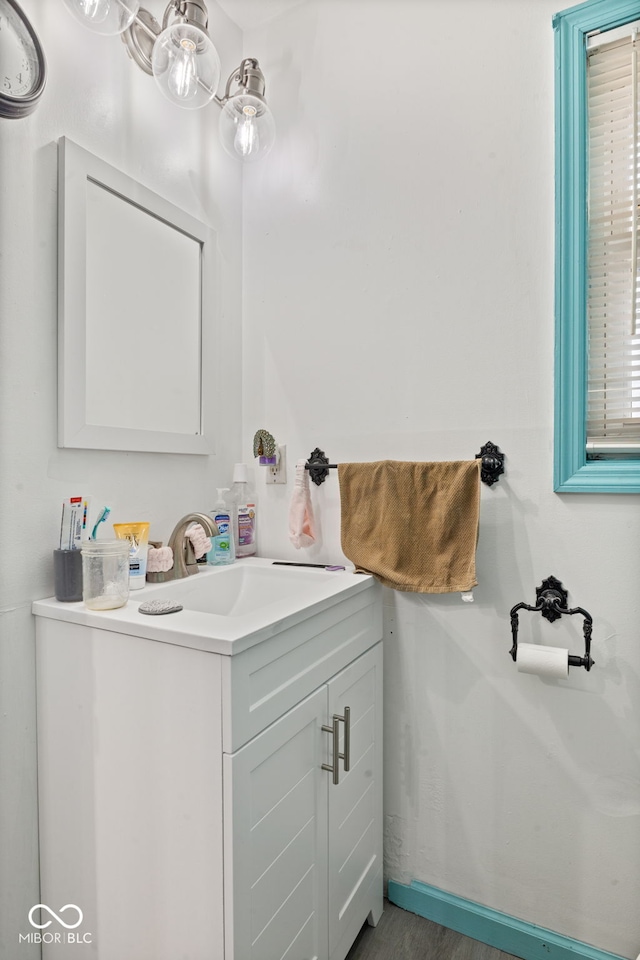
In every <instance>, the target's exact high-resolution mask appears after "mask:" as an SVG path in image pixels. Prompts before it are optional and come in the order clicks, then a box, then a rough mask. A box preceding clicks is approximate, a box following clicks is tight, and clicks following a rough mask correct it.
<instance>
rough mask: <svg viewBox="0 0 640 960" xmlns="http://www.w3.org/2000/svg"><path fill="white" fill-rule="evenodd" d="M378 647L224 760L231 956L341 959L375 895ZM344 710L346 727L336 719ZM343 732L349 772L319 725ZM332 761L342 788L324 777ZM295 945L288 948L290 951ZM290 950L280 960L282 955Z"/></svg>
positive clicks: (377, 905) (375, 906)
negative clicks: (230, 864)
mask: <svg viewBox="0 0 640 960" xmlns="http://www.w3.org/2000/svg"><path fill="white" fill-rule="evenodd" d="M381 682H382V644H381V643H378V644H376V646H375V647H373V648H372V649H371V650H369V651H368V652H367V653H365V654H362V655H361V656H360V657H358V659H357V660H355V661H354V662H353V663H351V664H350V665H349V666H348V667H346V668H345V669H344V670H342V671H341V672H340V673H338V674H337V675H336V676H335V677H332V678H331V680H330V681H329V682H328V683H327V684H324V685H323V686H322V687H320V688H319V689H318V690H316V691H315V692H314V693H312V694H311V695H310V696H309V697H307V698H306V699H305V700H303V701H302V703H299V704H298V705H297V706H296V707H294V708H293V709H291V710H290V711H288V713H286V714H285V715H284V716H283V717H282V718H281V719H280V720H278V721H276V722H275V723H274V724H272V725H271V726H270V727H268V728H267V729H266V730H265V731H263V732H262V733H260V734H258V736H257V737H255V738H254V739H253V740H251V741H250V742H249V743H248V744H246V745H245V746H244V747H241V748H240V750H238V751H237V753H235V754H225V755H224V759H223V765H224V767H223V769H224V783H225V814H226V812H227V811H228V812H229V816H228V818H227V816H226V815H225V863H226V862H228V861H231V860H232V861H233V889H232V895H231V896H230V897H229V898H228V899H227V900H226V901H225V902H226V904H227V906H226V914H227V915H226V923H225V931H226V933H225V936H226V941H227V955H228V956H230V957H234V958H240V957H242V958H246V960H254V958H255V960H262V958H265V960H266V958H272V957H277V958H280V957H284V956H285V955H286V956H287V957H289V956H291V957H299V958H307V957H308V958H313V957H319V958H320V957H330V958H334V960H341V958H343V957H344V956H345V955H346V953H347V952H348V950H349V948H350V946H351V944H352V943H353V941H354V939H355V937H356V935H357V933H358V931H359V929H360V927H361V926H362V924H363V923H364V921H365V920H366V919H367V915H368V914H369V912H370V911H372V914H373V916H372V919H373V920H374V922H377V920H378V917H379V914H380V911H381V909H382V902H381V897H382V886H381V880H382V877H381V873H380V871H381V865H382V850H381V830H380V824H381V815H382V810H381V789H380V788H381V782H380V780H381V743H380V738H381V729H380V721H381V710H380V703H381V693H382V690H381ZM345 707H348V708H349V710H348V721H347V722H348V723H349V725H350V730H349V728H348V727H346V725H345V722H344V721H342V720H337V719H336V720H333V718H334V716H335V717H336V718H337V717H344V716H345ZM334 722H335V723H338V724H339V727H340V747H339V753H344V745H345V727H346V729H347V732H348V736H349V739H350V749H349V754H350V758H349V760H350V762H349V767H350V769H349V770H348V772H345V770H344V766H345V762H346V761H345V759H340V758H338V759H337V760H336V757H335V756H334V754H333V737H332V735H331V734H330V733H329V732H328V731H327V730H323V727H332V726H333V723H334ZM336 762H337V763H338V783H335V782H334V779H335V778H334V775H333V773H332V772H331V771H329V770H327V769H323V764H324V765H325V767H329V766H331V767H332V766H333V765H334V764H335V763H336ZM291 944H294V946H293V947H290V945H291ZM288 948H289V949H290V953H287V949H288Z"/></svg>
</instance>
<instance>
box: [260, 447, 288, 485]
mask: <svg viewBox="0 0 640 960" xmlns="http://www.w3.org/2000/svg"><path fill="white" fill-rule="evenodd" d="M277 451H278V453H277V456H278V462H277V463H276V464H275V466H273V467H267V476H266V478H265V480H266V483H286V482H287V448H286V446H283V447H278V448H277Z"/></svg>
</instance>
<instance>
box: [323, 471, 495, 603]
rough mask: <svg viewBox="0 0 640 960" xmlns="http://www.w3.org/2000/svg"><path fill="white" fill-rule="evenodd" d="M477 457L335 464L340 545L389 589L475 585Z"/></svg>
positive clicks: (460, 588) (463, 588) (360, 568)
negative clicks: (434, 460)
mask: <svg viewBox="0 0 640 960" xmlns="http://www.w3.org/2000/svg"><path fill="white" fill-rule="evenodd" d="M481 464H482V461H481V460H480V459H478V460H470V461H468V460H456V461H452V462H449V463H412V462H403V461H399V460H378V461H376V462H374V463H341V464H338V478H339V481H340V512H341V538H342V550H343V552H344V554H345V556H347V557H348V558H349V560H351V562H352V563H353V564H354V565H355V568H356V571H357V572H359V573H372V574H373V575H374V576H375V577H376V578H377V579H378V580H379V581H380V582H381V583H383V584H385V586H387V587H392V588H393V589H394V590H404V591H411V592H413V593H454V592H457V591H460V592H466V591H468V590H471V588H472V587H474V586H476V584H477V580H476V544H477V541H478V520H479V513H480V467H481Z"/></svg>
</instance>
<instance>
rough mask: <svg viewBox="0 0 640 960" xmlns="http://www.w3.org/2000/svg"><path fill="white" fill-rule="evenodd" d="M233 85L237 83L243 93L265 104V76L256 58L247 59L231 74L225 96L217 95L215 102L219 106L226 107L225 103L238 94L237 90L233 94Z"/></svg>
mask: <svg viewBox="0 0 640 960" xmlns="http://www.w3.org/2000/svg"><path fill="white" fill-rule="evenodd" d="M232 83H237V84H238V85H239V86H240V87H242V92H243V93H249V94H251V96H252V97H257V98H258V99H259V100H262V101H263V102H265V100H264V92H265V89H266V83H265V79H264V74H263V72H262V70H261V69H260V64H259V63H258V61H257V60H256V58H255V57H245V58H244V60H243V61H242V63H241V64H240V66H239V67H236V69H235V70H233V71H232V72H231V74H230V75H229V79H228V80H227V85H226V87H225V90H224V96H222V97H219V96H217V95H216V96H215V97H214V100H215V101H216V103H217V104H218V105H219V106H221V107H224V105H225V103H227V101H228V100H230V99H231V97H232V96H236V95H237V94H238V92H239V91H237V90H236V92H235V93H233V94H232V93H231V84H232Z"/></svg>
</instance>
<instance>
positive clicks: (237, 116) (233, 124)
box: [220, 93, 276, 163]
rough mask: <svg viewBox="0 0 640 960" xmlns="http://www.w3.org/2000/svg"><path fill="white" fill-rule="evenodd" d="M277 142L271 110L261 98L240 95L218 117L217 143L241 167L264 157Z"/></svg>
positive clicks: (230, 100) (245, 94)
mask: <svg viewBox="0 0 640 960" xmlns="http://www.w3.org/2000/svg"><path fill="white" fill-rule="evenodd" d="M275 138H276V126H275V123H274V120H273V114H272V113H271V110H270V109H269V107H268V106H267V104H266V103H265V101H264V100H263V99H262V98H261V97H256V96H253V94H250V93H239V94H236V96H235V97H231V98H230V99H229V100H227V102H226V103H225V105H224V107H223V108H222V113H221V114H220V140H221V141H222V146H223V147H224V149H225V150H226V151H227V153H228V154H229V156H231V157H234V159H236V160H242V161H243V162H244V163H252V162H253V161H254V160H260V159H261V158H262V157H265V156H266V155H267V154H268V153H269V151H270V150H271V147H272V146H273V144H274V142H275Z"/></svg>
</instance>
